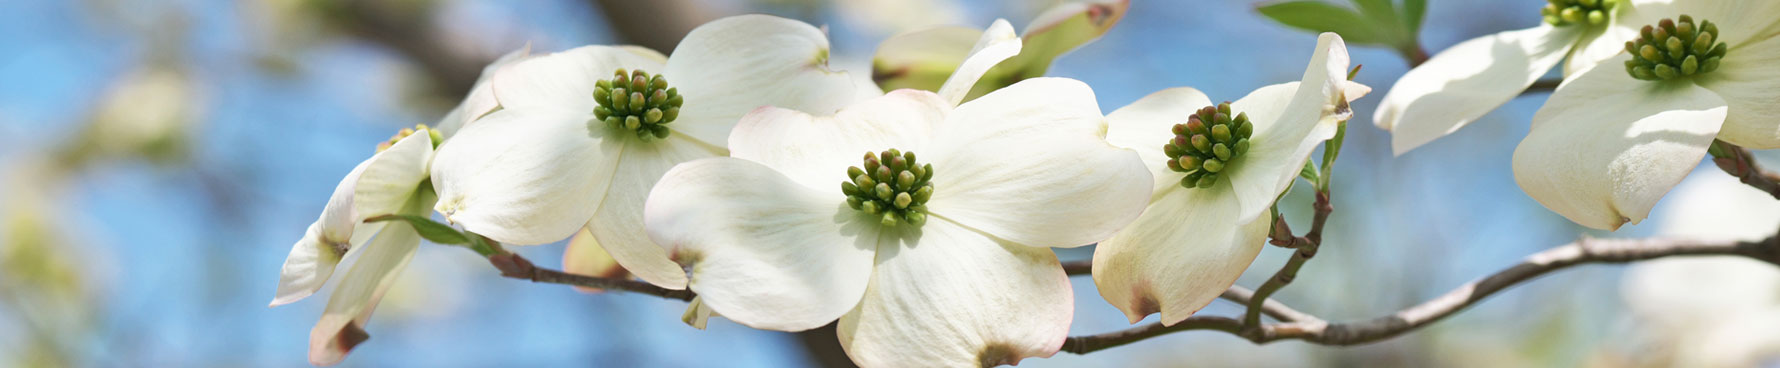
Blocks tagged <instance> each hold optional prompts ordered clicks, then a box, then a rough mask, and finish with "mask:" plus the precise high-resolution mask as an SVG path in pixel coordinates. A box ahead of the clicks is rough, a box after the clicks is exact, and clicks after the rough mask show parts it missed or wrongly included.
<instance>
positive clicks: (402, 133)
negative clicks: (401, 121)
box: [377, 124, 445, 152]
mask: <svg viewBox="0 0 1780 368" xmlns="http://www.w3.org/2000/svg"><path fill="white" fill-rule="evenodd" d="M416 132H426V135H427V138H432V143H433V148H439V143H441V142H443V141H444V140H445V139H444V138H442V137H440V136H439V131H437V130H433V129H432V128H427V127H426V124H414V127H413V128H402V130H399V131H396V135H394V136H390V137H389V140H387V141H383V142H382V143H378V144H377V152H383V151H384V150H387V149H389V147H390V146H394V145H396V142H400V141H402V138H408V136H410V135H414V133H416Z"/></svg>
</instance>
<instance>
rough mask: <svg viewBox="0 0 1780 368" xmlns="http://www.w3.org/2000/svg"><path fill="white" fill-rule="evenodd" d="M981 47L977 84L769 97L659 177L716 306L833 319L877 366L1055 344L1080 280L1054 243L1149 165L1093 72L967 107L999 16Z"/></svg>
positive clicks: (1116, 224)
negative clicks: (834, 100)
mask: <svg viewBox="0 0 1780 368" xmlns="http://www.w3.org/2000/svg"><path fill="white" fill-rule="evenodd" d="M975 49H976V51H975V52H973V53H972V54H973V55H972V56H971V57H970V58H968V59H967V60H966V61H965V62H964V63H963V65H964V67H961V68H960V69H959V71H958V72H956V73H954V75H953V77H952V78H951V80H949V81H948V82H947V83H946V85H948V86H964V87H965V88H942V89H941V93H940V94H935V93H931V92H925V91H918V90H907V89H905V90H897V91H893V92H891V93H889V94H887V95H885V96H882V97H878V98H874V99H869V100H866V101H862V102H859V103H857V104H854V105H851V106H849V107H847V108H845V109H842V110H840V111H839V112H838V113H836V114H833V115H811V114H806V113H803V112H800V111H796V110H791V109H784V108H776V107H774V108H764V109H761V110H759V111H756V112H754V113H751V114H749V115H748V116H747V117H745V118H743V120H742V122H741V123H740V124H739V125H737V127H736V131H735V133H734V134H733V135H731V136H730V141H729V143H730V149H731V150H732V152H731V153H732V154H733V156H734V157H733V158H710V159H702V160H697V161H692V162H688V163H685V164H681V165H679V166H676V167H675V168H674V169H673V170H671V171H669V172H668V173H667V174H666V175H665V176H663V177H662V180H661V182H660V183H659V184H657V185H656V187H655V190H654V191H653V192H651V193H650V195H649V202H648V205H647V208H646V209H645V211H644V218H645V221H646V223H647V224H648V229H649V234H650V236H651V237H652V238H654V239H655V241H656V243H657V244H661V245H662V246H663V247H666V248H667V249H668V250H669V252H670V253H671V254H672V256H673V258H674V260H676V261H678V262H679V263H681V264H684V265H686V266H687V268H688V269H689V270H690V271H691V283H690V287H691V289H692V290H693V291H696V292H698V294H699V303H700V304H701V306H703V307H706V308H709V311H711V312H716V313H720V314H722V315H723V316H724V317H726V318H729V319H730V320H733V321H736V322H738V323H741V324H744V325H748V326H751V327H755V328H763V329H773V330H784V331H800V330H806V329H810V328H815V327H819V326H822V325H824V324H827V323H829V322H831V321H835V320H836V319H837V318H838V319H839V327H838V330H839V331H838V332H839V335H840V340H841V345H842V346H843V347H845V349H846V351H847V354H848V356H850V357H852V359H853V361H854V362H856V363H859V364H860V365H862V366H873V367H875V366H968V365H985V366H987V365H996V364H1011V363H1016V362H1018V361H1020V360H1021V359H1023V358H1026V357H1048V356H1050V355H1052V354H1054V353H1056V352H1057V351H1058V349H1059V348H1061V346H1062V343H1063V339H1064V338H1065V337H1066V334H1067V333H1068V330H1069V322H1070V318H1071V316H1072V314H1073V297H1072V295H1071V293H1070V286H1069V279H1068V276H1067V275H1065V274H1064V273H1063V269H1062V268H1061V267H1060V265H1059V264H1058V262H1057V258H1056V256H1055V255H1054V254H1052V253H1051V252H1050V251H1049V250H1048V249H1045V248H1047V247H1074V246H1081V245H1085V244H1089V243H1093V242H1095V241H1098V240H1101V239H1104V238H1106V237H1107V236H1110V235H1111V234H1112V233H1113V232H1114V231H1116V230H1117V229H1118V228H1120V227H1122V226H1123V225H1124V224H1126V223H1128V222H1130V221H1131V220H1132V219H1133V218H1135V217H1136V216H1137V213H1138V212H1139V211H1141V210H1142V207H1143V203H1144V202H1145V199H1146V198H1147V197H1148V193H1149V185H1150V184H1149V183H1150V182H1151V179H1150V177H1149V174H1148V171H1147V170H1145V169H1144V168H1143V164H1142V163H1141V162H1138V160H1137V155H1136V154H1135V153H1133V152H1131V151H1130V150H1124V149H1119V148H1116V147H1113V146H1111V145H1108V144H1107V143H1106V142H1105V141H1104V140H1103V138H1102V135H1103V134H1104V132H1105V129H1106V126H1105V120H1104V118H1103V117H1102V116H1101V115H1100V109H1099V106H1098V104H1097V103H1096V102H1095V99H1094V94H1093V91H1092V90H1090V89H1089V88H1088V87H1087V85H1085V84H1082V83H1081V82H1078V81H1075V80H1069V79H1059V78H1035V79H1028V80H1025V81H1022V82H1019V83H1016V84H1014V85H1012V86H1009V87H1007V88H1004V89H1001V90H997V91H994V92H991V93H989V94H987V95H984V96H982V97H980V98H977V99H975V100H971V101H970V102H966V103H964V104H962V105H958V106H957V107H955V108H954V107H953V105H954V104H955V103H956V101H958V100H960V99H962V98H963V96H964V94H966V93H968V92H969V91H968V86H970V85H973V84H974V81H975V79H977V78H979V77H980V76H981V75H982V72H983V70H986V69H987V67H988V66H990V65H994V64H995V62H994V60H999V59H1005V58H1007V57H1008V56H1010V55H1012V54H1014V53H1017V52H1018V49H1019V38H1018V37H1013V32H1012V27H1008V26H1007V25H1006V24H1005V22H1004V21H998V22H997V25H996V26H993V27H991V28H990V30H989V32H986V33H985V35H984V37H983V39H982V41H981V42H979V43H978V45H977V47H975ZM916 152H920V153H921V155H920V156H919V157H917V155H916ZM862 154H863V155H864V158H863V159H862V158H861V155H862ZM837 184H838V185H837ZM689 313H690V312H689Z"/></svg>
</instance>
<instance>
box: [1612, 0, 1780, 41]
mask: <svg viewBox="0 0 1780 368" xmlns="http://www.w3.org/2000/svg"><path fill="white" fill-rule="evenodd" d="M1632 5H1633V6H1632V12H1631V13H1630V14H1623V16H1622V17H1621V18H1622V19H1621V22H1620V23H1621V24H1624V26H1626V27H1628V28H1631V29H1632V30H1634V31H1636V30H1637V29H1639V28H1642V27H1644V26H1645V25H1652V24H1656V23H1657V22H1658V21H1661V20H1662V19H1663V18H1675V17H1678V16H1680V15H1683V14H1686V15H1689V16H1692V17H1693V18H1694V19H1699V20H1709V21H1712V23H1716V24H1718V29H1720V30H1722V32H1720V34H1719V35H1718V40H1719V41H1723V42H1726V43H1729V44H1730V46H1731V48H1733V49H1734V48H1738V47H1742V46H1743V45H1744V44H1745V43H1748V42H1759V41H1762V40H1766V39H1768V38H1771V37H1774V36H1776V35H1780V2H1776V1H1765V0H1755V1H1747V0H1712V1H1685V0H1684V1H1675V0H1635V1H1633V2H1632ZM1622 43H1623V42H1622ZM1621 47H1622V49H1623V47H1624V45H1621Z"/></svg>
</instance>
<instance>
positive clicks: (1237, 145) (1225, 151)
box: [1162, 101, 1255, 188]
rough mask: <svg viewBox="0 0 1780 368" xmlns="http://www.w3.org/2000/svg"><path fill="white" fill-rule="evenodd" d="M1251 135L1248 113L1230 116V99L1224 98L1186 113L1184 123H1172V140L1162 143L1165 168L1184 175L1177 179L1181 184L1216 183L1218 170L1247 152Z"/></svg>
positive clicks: (1252, 126) (1186, 185) (1252, 127)
mask: <svg viewBox="0 0 1780 368" xmlns="http://www.w3.org/2000/svg"><path fill="white" fill-rule="evenodd" d="M1254 134H1255V124H1254V123H1250V122H1249V121H1248V114H1247V113H1241V114H1236V115H1235V116H1231V115H1230V102H1228V101H1225V102H1224V103H1221V104H1217V106H1206V107H1205V108H1202V109H1199V111H1197V112H1195V113H1194V114H1192V115H1187V123H1186V124H1175V125H1174V139H1170V140H1168V144H1166V145H1163V146H1162V152H1163V153H1167V154H1168V169H1170V170H1174V171H1175V172H1179V173H1186V174H1187V176H1186V177H1183V178H1181V179H1180V185H1181V186H1182V187H1186V188H1209V187H1211V186H1212V184H1217V183H1218V176H1219V173H1223V172H1225V171H1227V170H1229V169H1230V163H1231V162H1232V161H1234V160H1236V158H1238V157H1242V154H1243V153H1247V152H1248V146H1249V141H1248V138H1249V136H1251V135H1254Z"/></svg>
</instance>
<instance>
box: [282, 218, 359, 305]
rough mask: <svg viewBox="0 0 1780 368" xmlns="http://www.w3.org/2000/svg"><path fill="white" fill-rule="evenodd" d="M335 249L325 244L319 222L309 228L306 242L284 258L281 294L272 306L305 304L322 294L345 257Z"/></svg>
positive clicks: (306, 233) (305, 235)
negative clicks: (300, 302) (316, 292)
mask: <svg viewBox="0 0 1780 368" xmlns="http://www.w3.org/2000/svg"><path fill="white" fill-rule="evenodd" d="M342 245H343V246H344V245H345V244H342ZM336 249H338V248H336V247H335V246H334V245H332V244H329V243H328V242H326V241H325V240H323V238H322V235H321V223H320V222H317V223H314V224H310V225H309V230H308V231H306V232H304V233H303V239H301V240H297V244H295V245H292V246H291V248H290V255H289V256H286V257H285V258H284V267H283V269H281V270H280V271H279V276H278V291H277V294H276V295H275V296H273V297H272V304H271V305H269V306H271V307H276V306H280V305H285V304H290V303H293V302H296V301H298V300H303V298H307V297H309V296H310V295H314V294H315V291H316V290H320V289H321V286H322V284H325V283H327V282H328V277H329V276H331V275H333V274H334V266H336V265H339V264H340V258H341V257H344V256H345V254H344V253H341V252H338V251H337V250H336Z"/></svg>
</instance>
